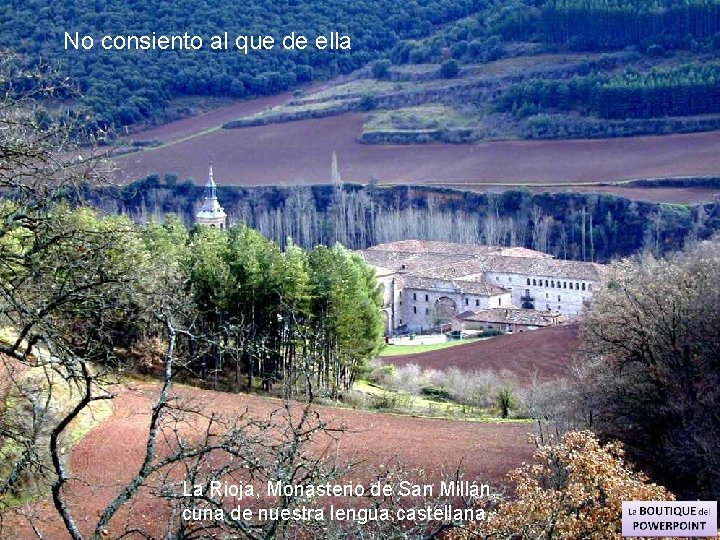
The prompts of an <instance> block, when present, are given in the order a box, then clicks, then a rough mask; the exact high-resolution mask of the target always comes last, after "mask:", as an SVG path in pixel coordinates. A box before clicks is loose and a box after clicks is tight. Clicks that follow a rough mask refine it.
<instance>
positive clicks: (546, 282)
mask: <svg viewBox="0 0 720 540" xmlns="http://www.w3.org/2000/svg"><path fill="white" fill-rule="evenodd" d="M545 286H546V287H549V285H548V280H547V279H546V280H545Z"/></svg>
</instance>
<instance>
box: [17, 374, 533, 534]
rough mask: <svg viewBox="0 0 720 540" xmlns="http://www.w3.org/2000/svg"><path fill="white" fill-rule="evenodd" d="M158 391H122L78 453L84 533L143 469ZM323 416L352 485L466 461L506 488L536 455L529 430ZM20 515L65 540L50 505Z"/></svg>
mask: <svg viewBox="0 0 720 540" xmlns="http://www.w3.org/2000/svg"><path fill="white" fill-rule="evenodd" d="M157 391H158V386H157V385H155V384H139V385H137V386H135V387H123V388H119V389H118V397H117V398H116V399H115V400H114V402H113V415H112V416H111V417H110V418H109V419H107V420H105V421H104V422H102V423H101V424H100V425H99V426H98V427H96V428H95V429H93V430H92V431H91V432H90V433H89V434H88V435H87V436H86V437H85V439H83V440H82V441H81V442H80V443H79V444H78V445H77V446H76V448H75V449H74V451H73V454H72V461H71V467H72V473H73V479H72V480H71V481H70V482H69V484H68V490H67V493H68V499H69V504H70V507H71V509H72V510H73V511H74V513H75V517H76V519H77V521H78V524H79V527H80V529H81V530H82V531H83V532H87V531H89V529H90V528H91V527H92V524H93V523H94V522H95V520H96V519H97V516H98V515H99V512H100V511H101V509H102V508H104V506H105V505H106V504H107V503H108V502H109V501H110V500H111V498H112V497H113V496H114V495H115V494H116V493H117V492H118V490H119V489H120V487H121V486H122V485H124V484H125V483H127V482H128V481H129V479H130V478H131V477H132V476H133V474H134V473H135V472H136V471H137V470H138V468H139V466H140V463H141V462H142V457H143V455H144V449H145V446H144V440H145V436H146V430H147V426H148V422H149V411H150V408H151V405H152V402H153V399H154V396H155V393H156V392H157ZM177 393H178V394H179V395H180V396H181V397H183V398H187V399H189V400H191V401H192V402H193V404H194V405H195V406H197V407H200V410H203V411H204V412H205V413H206V414H209V413H210V412H218V413H220V414H225V415H237V414H239V413H240V412H241V411H242V410H244V409H245V408H246V407H247V408H248V409H249V410H250V411H251V413H252V414H253V415H257V416H259V417H266V416H267V415H268V414H270V413H271V411H273V410H275V409H277V408H279V407H281V402H280V401H279V400H276V399H271V398H260V397H253V396H246V395H234V394H228V393H222V392H211V391H205V390H199V389H195V388H187V387H181V388H179V389H178V390H177ZM318 410H319V412H320V415H321V417H322V418H324V419H326V420H328V421H330V422H331V424H333V425H340V424H345V425H347V426H348V428H349V431H348V432H347V433H345V434H344V435H343V436H342V438H341V441H340V445H339V455H340V458H341V460H351V461H357V460H359V459H361V460H362V465H360V466H359V468H358V469H356V470H355V472H352V473H351V474H352V475H353V478H354V479H355V478H358V479H360V480H363V479H364V480H365V481H368V480H369V479H370V478H371V477H370V476H369V475H370V474H371V473H370V471H372V470H378V469H379V468H381V467H383V466H391V465H392V464H394V463H397V464H404V465H405V466H407V467H411V468H413V469H415V468H421V469H424V471H425V472H426V473H427V478H428V479H433V480H437V479H439V478H441V477H442V476H443V475H444V474H445V473H448V474H452V473H453V472H454V471H455V469H456V467H458V466H459V465H460V462H461V460H462V467H463V470H464V472H465V478H466V479H468V480H471V479H472V480H477V481H482V482H487V483H491V484H493V485H497V484H498V483H500V482H503V481H504V476H505V473H507V472H508V471H509V470H511V469H512V468H515V467H516V466H519V465H520V464H521V463H522V462H523V461H527V460H528V459H530V457H531V455H532V450H533V447H532V445H530V444H529V443H528V442H527V435H528V433H531V432H532V430H533V426H532V425H531V424H512V423H511V424H484V423H472V422H461V421H451V420H435V419H425V418H413V417H406V416H396V415H388V414H380V413H371V412H361V411H354V410H350V409H338V408H332V407H318ZM361 471H365V472H361ZM356 475H357V476H356ZM356 481H357V480H356ZM163 504H164V503H162V502H161V501H160V500H159V499H156V498H153V497H152V496H150V495H148V494H145V495H144V496H141V497H140V498H139V500H138V501H137V502H135V503H134V505H133V508H132V510H131V515H130V514H128V512H123V513H122V514H119V515H118V517H117V520H118V521H117V523H116V522H113V525H114V527H113V528H114V529H115V530H119V528H120V527H121V526H122V525H123V524H124V523H127V522H128V521H131V522H132V524H133V525H134V526H142V527H145V528H147V529H148V530H150V531H152V532H153V534H157V533H158V532H159V530H158V528H159V527H160V526H161V524H162V522H163V517H164V516H165V512H166V507H165V506H163ZM20 510H22V511H23V512H24V513H25V514H28V513H30V512H32V513H34V514H35V517H34V521H35V525H36V526H37V527H38V528H39V529H40V530H41V531H42V533H44V535H45V538H52V539H54V540H55V539H57V540H62V539H65V538H67V537H68V535H67V534H66V533H65V532H64V530H63V528H62V525H61V522H60V520H59V517H58V516H57V514H56V513H55V511H54V509H53V508H52V506H51V503H50V501H40V502H37V503H35V504H32V505H29V506H28V507H23V508H22V509H20ZM13 526H14V529H15V530H14V531H13V533H12V534H13V536H12V538H17V539H25V538H28V539H29V538H36V536H34V533H33V531H32V528H31V526H30V525H29V523H28V521H27V519H26V518H23V517H16V518H14V519H13Z"/></svg>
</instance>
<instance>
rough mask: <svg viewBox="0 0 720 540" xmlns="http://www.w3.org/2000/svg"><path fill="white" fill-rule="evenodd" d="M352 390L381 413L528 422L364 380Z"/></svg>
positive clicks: (485, 420)
mask: <svg viewBox="0 0 720 540" xmlns="http://www.w3.org/2000/svg"><path fill="white" fill-rule="evenodd" d="M353 388H354V390H356V391H358V392H362V393H364V394H366V395H368V396H370V398H371V400H372V401H371V407H372V408H374V409H377V410H379V411H383V412H391V413H397V414H406V415H409V416H418V417H425V418H444V419H450V420H465V421H469V422H506V423H518V422H519V423H527V422H530V421H531V420H528V419H525V418H500V417H498V416H497V414H496V411H493V410H489V409H481V408H479V407H473V406H470V405H464V404H462V403H456V402H453V401H446V400H436V399H432V398H429V397H426V396H416V395H413V394H408V393H407V392H401V391H397V390H392V389H389V388H383V387H381V386H378V385H375V384H373V383H371V382H368V381H365V380H359V381H357V382H355V385H354V387H353Z"/></svg>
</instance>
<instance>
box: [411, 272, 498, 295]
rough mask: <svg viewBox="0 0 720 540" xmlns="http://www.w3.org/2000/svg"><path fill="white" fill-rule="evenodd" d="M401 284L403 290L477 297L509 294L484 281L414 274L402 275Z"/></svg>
mask: <svg viewBox="0 0 720 540" xmlns="http://www.w3.org/2000/svg"><path fill="white" fill-rule="evenodd" d="M402 282H403V286H404V288H405V289H418V290H426V291H427V290H437V291H448V292H453V293H465V294H474V295H477V296H497V295H500V294H507V293H509V292H510V291H508V290H507V289H503V288H502V287H497V286H496V285H492V284H491V283H486V282H484V281H463V280H460V279H452V280H451V279H437V278H432V277H425V276H418V275H416V274H403V276H402Z"/></svg>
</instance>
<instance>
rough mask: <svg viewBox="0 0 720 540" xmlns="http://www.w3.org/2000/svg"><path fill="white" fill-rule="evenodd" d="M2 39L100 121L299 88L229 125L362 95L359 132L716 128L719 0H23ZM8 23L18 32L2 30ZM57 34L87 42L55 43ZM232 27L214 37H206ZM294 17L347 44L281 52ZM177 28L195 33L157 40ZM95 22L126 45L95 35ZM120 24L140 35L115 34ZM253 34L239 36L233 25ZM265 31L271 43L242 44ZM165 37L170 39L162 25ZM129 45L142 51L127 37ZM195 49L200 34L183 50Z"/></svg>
mask: <svg viewBox="0 0 720 540" xmlns="http://www.w3.org/2000/svg"><path fill="white" fill-rule="evenodd" d="M0 10H1V11H0V12H2V14H3V23H2V26H0V47H4V48H7V49H9V50H10V51H13V52H16V53H20V55H21V58H22V61H23V62H25V63H28V64H31V65H35V64H42V65H47V64H49V65H51V66H53V67H55V68H57V70H58V75H59V76H61V77H64V76H69V78H70V82H71V83H72V84H73V85H75V86H76V87H77V89H78V90H79V91H80V93H81V94H82V97H81V98H80V99H79V100H77V101H76V100H72V99H70V98H72V97H74V96H71V95H70V94H68V93H64V94H62V95H60V96H59V97H60V98H66V99H65V102H64V104H63V105H64V108H63V109H62V110H68V109H67V108H68V107H69V110H75V109H77V108H78V107H81V108H82V107H87V108H89V109H90V110H91V112H92V115H93V120H92V124H93V126H94V127H96V128H100V129H103V130H106V129H107V128H108V127H110V126H115V127H118V126H124V125H131V124H138V123H141V124H143V123H147V122H163V121H167V120H168V119H172V118H177V117H181V116H185V115H188V114H191V113H193V112H197V110H202V109H206V108H212V107H216V106H218V105H221V104H223V103H228V102H230V101H232V100H237V99H238V98H243V99H244V98H248V97H258V96H264V95H270V94H277V93H280V92H283V91H285V90H288V89H295V88H298V87H302V86H303V85H306V84H307V83H309V82H311V81H318V80H326V79H329V78H331V77H334V76H337V75H348V74H351V75H350V76H349V77H346V78H343V79H341V80H340V81H339V82H338V83H336V84H334V85H333V86H332V87H331V88H323V89H321V90H319V91H313V90H309V91H303V90H300V91H298V92H297V93H296V95H295V96H294V97H293V99H292V100H291V101H290V102H288V103H287V104H286V105H285V106H283V107H281V108H278V109H274V110H270V111H267V112H263V113H261V114H259V115H257V114H256V115H251V116H249V117H241V118H237V119H235V121H231V122H228V123H227V124H226V125H227V126H228V127H240V126H248V125H258V124H264V123H267V122H278V121H287V120H296V119H302V118H317V117H323V116H328V115H336V114H342V113H346V112H349V111H372V112H373V114H372V115H369V116H367V117H366V118H365V119H364V128H363V133H362V135H361V137H360V140H361V141H362V142H365V143H388V142H398V143H426V142H438V141H442V142H453V143H457V142H468V141H476V140H488V139H505V138H531V139H537V138H540V139H547V138H550V139H554V138H602V137H615V136H629V135H641V134H664V133H678V132H693V131H706V130H711V129H718V128H720V117H719V116H718V115H719V114H720V99H718V97H719V96H720V64H718V62H717V49H718V47H720V17H719V16H718V13H720V2H718V1H717V0H712V1H700V0H691V1H688V2H677V1H676V0H662V1H660V2H655V3H649V2H635V3H626V2H620V1H613V2H611V3H607V2H600V1H595V0H593V1H590V2H560V1H557V0H501V1H499V2H492V3H491V2H486V1H483V0H463V1H462V2H450V1H447V0H421V1H419V2H412V3H394V2H389V1H388V0H367V1H364V2H351V3H348V2H340V1H337V0H312V1H310V2H302V3H301V2H295V1H294V0H284V1H281V2H272V3H270V4H267V3H263V2H261V1H259V0H253V1H252V2H250V3H245V4H243V7H242V9H240V8H238V7H236V6H235V5H233V4H231V3H227V2H225V3H220V4H217V5H215V4H213V5H210V4H207V3H203V2H199V3H198V2H188V1H184V2H164V1H162V0H153V1H152V2H143V3H137V2H134V3H127V2H121V1H119V0H105V1H102V2H96V3H95V5H94V6H93V8H92V9H86V8H85V7H84V6H83V5H82V3H78V2H59V1H52V2H36V1H32V2H26V3H24V4H23V5H22V7H19V6H17V5H15V4H13V3H5V5H4V6H0ZM16 29H19V31H17V32H16V31H15V30H16ZM66 32H67V33H68V35H70V36H75V33H76V32H77V36H75V38H76V41H77V40H78V39H79V38H80V37H81V36H90V37H91V38H92V39H93V40H94V41H93V44H92V46H88V47H82V46H79V45H78V44H77V43H75V45H68V42H67V39H66ZM224 32H228V35H229V40H230V45H229V46H228V48H227V50H223V49H222V48H221V49H220V50H211V49H210V42H211V37H212V36H223V35H224ZM291 32H295V33H296V34H298V35H305V36H307V37H308V38H309V40H310V42H311V43H313V42H314V39H315V38H316V37H317V36H329V35H330V34H331V33H332V32H338V35H344V36H348V38H349V39H350V40H351V46H350V48H349V49H346V50H337V49H335V50H329V49H328V50H319V49H317V48H315V47H312V46H310V47H308V48H306V49H304V50H284V49H283V47H282V46H281V41H282V37H284V36H286V35H288V34H290V33H291ZM184 33H187V34H188V35H190V36H197V37H198V39H202V40H203V41H202V46H199V47H190V46H188V45H187V44H184V45H180V44H178V45H177V46H175V45H173V48H172V49H171V50H159V49H158V48H157V47H156V46H155V45H156V42H157V40H158V39H159V38H160V37H161V36H170V37H171V38H172V37H173V36H180V35H184ZM105 36H109V37H110V38H115V37H119V39H120V40H121V41H120V43H121V46H120V49H121V50H104V49H103V46H101V45H100V43H101V39H102V38H104V37H105ZM129 36H134V37H135V36H139V37H142V36H144V37H147V39H148V43H149V44H150V45H147V46H141V45H139V44H136V45H135V46H127V39H126V38H128V37H129ZM236 36H243V37H244V38H247V41H244V42H243V43H245V44H246V45H247V46H248V47H249V48H248V49H247V50H238V48H237V47H235V46H234V45H233V43H232V41H233V39H232V38H233V37H236ZM262 37H268V38H269V37H272V38H273V40H274V41H273V44H274V46H273V48H272V49H271V50H252V46H253V42H252V39H255V45H257V41H258V40H260V39H261V38H262ZM173 43H175V42H174V41H173ZM138 48H139V49H140V50H137V49H138ZM195 48H197V50H195Z"/></svg>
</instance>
